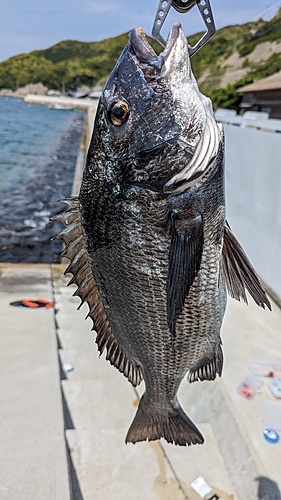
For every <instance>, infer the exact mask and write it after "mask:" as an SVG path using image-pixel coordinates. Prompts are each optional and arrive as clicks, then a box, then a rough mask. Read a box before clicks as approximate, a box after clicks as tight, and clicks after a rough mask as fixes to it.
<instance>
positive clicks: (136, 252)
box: [59, 24, 270, 445]
mask: <svg viewBox="0 0 281 500" xmlns="http://www.w3.org/2000/svg"><path fill="white" fill-rule="evenodd" d="M68 203H69V210H68V212H66V213H65V214H63V215H61V216H59V218H60V219H61V220H62V221H63V222H64V223H65V226H66V229H65V230H64V231H63V232H62V233H61V234H60V237H61V238H62V239H63V241H64V242H65V244H66V250H65V255H66V256H67V257H68V258H69V259H70V261H71V262H70V265H69V267H68V269H67V272H71V273H72V274H73V280H72V281H74V282H75V283H76V284H77V285H78V289H77V291H76V294H77V295H79V296H80V297H81V299H82V301H86V302H88V304H89V308H90V311H89V315H90V316H91V318H92V319H93V322H94V329H95V330H96V331H97V344H98V347H99V351H100V352H101V353H102V352H103V351H104V350H105V349H106V357H107V359H108V360H109V361H110V363H111V364H113V365H114V366H115V367H117V368H118V369H119V370H120V371H121V372H122V373H123V374H124V375H125V376H126V377H127V378H128V379H129V380H130V381H131V382H132V384H133V385H137V384H138V383H140V381H141V380H142V378H144V381H145V393H144V395H143V396H142V398H141V401H140V405H139V408H138V410H137V414H136V417H135V419H134V421H133V423H132V425H131V427H130V429H129V431H128V434H127V438H126V441H129V442H133V443H135V442H137V441H142V440H146V439H148V440H154V439H159V438H161V437H163V438H165V439H166V440H167V441H168V442H173V443H175V444H179V445H187V444H188V445H190V444H195V443H203V437H202V435H201V433H200V431H199V430H198V429H197V428H196V426H195V425H194V424H193V423H192V422H191V420H190V419H189V418H188V417H187V415H186V414H185V413H184V411H183V410H182V408H181V407H180V405H179V402H178V400H177V391H178V388H179V385H180V383H181V381H182V379H183V377H184V376H185V375H186V374H187V376H188V380H189V382H194V381H197V380H214V379H215V377H216V375H217V374H218V375H219V376H220V375H221V372H222V365H223V355H222V349H221V338H220V328H221V324H222V319H223V316H224V312H225V306H226V293H227V289H228V291H229V292H230V294H231V295H232V296H233V297H234V298H236V299H238V300H240V299H241V298H242V299H243V300H246V295H245V289H247V290H248V291H249V292H250V293H251V295H252V296H253V297H254V299H255V300H256V302H257V303H258V305H261V306H262V307H264V305H267V306H268V307H270V304H269V301H268V299H267V297H266V295H265V292H264V290H263V288H262V287H261V285H260V282H259V280H258V278H257V276H256V274H255V272H254V270H253V269H252V267H251V265H250V263H249V261H248V260H247V258H246V256H245V254H244V253H243V250H242V249H241V247H240V246H239V244H238V243H237V241H236V240H235V238H234V237H233V235H232V233H231V231H230V229H229V227H228V226H227V225H226V222H225V199H224V141H223V133H222V130H221V129H220V127H219V126H218V125H217V123H216V121H215V118H214V115H213V112H212V107H211V103H210V101H209V99H207V98H206V97H204V96H203V95H202V94H201V93H200V92H199V90H198V87H197V84H196V81H195V79H194V77H193V75H192V71H191V68H190V61H189V56H188V47H187V41H186V39H185V37H184V34H183V32H182V29H181V27H180V25H179V24H175V25H173V27H172V29H171V31H170V35H169V38H168V43H167V46H166V48H165V50H164V52H163V53H162V54H160V56H157V55H156V54H155V53H154V51H153V49H152V48H151V47H150V46H149V44H148V43H147V41H146V39H145V37H144V35H143V33H142V30H140V29H135V30H133V31H132V33H131V35H130V41H129V44H128V45H127V46H126V48H125V49H124V51H123V53H122V55H121V56H120V59H119V61H118V63H117V65H116V67H115V69H114V70H113V72H112V74H111V76H110V78H109V80H108V82H107V84H106V86H105V89H104V91H103V94H102V97H101V100H100V103H99V107H98V111H97V116H96V121H95V126H94V132H93V138H92V142H91V146H90V149H89V153H88V159H87V164H86V168H85V172H84V178H83V183H82V186H81V191H80V195H79V198H78V199H74V200H69V201H68Z"/></svg>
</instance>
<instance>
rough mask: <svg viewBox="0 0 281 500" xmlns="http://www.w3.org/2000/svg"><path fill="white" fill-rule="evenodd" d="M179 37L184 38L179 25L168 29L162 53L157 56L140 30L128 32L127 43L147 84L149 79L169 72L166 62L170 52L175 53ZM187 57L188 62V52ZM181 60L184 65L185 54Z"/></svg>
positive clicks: (176, 24)
mask: <svg viewBox="0 0 281 500" xmlns="http://www.w3.org/2000/svg"><path fill="white" fill-rule="evenodd" d="M181 36H184V34H183V30H182V27H181V24H180V23H174V24H173V25H172V27H171V29H170V32H169V36H168V39H167V45H166V47H165V49H164V51H163V52H161V54H159V55H157V54H156V52H155V50H154V49H153V47H152V46H151V45H150V43H149V42H148V40H147V39H146V37H145V34H144V31H143V29H142V28H135V29H133V30H132V31H131V32H130V35H129V42H130V49H131V53H132V55H133V56H134V57H135V60H136V62H137V65H138V66H139V67H140V69H141V70H142V71H143V73H144V76H145V78H146V80H148V82H150V80H151V79H155V78H158V77H159V76H160V75H161V76H163V74H164V73H167V70H170V67H168V68H167V66H170V65H167V62H168V61H169V57H170V56H171V54H172V52H173V51H175V47H176V45H177V42H178V41H179V39H180V38H181ZM187 56H188V61H189V55H188V51H187ZM181 59H182V60H183V59H184V62H185V65H186V54H182V57H181Z"/></svg>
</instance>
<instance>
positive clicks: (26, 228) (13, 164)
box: [0, 97, 85, 262]
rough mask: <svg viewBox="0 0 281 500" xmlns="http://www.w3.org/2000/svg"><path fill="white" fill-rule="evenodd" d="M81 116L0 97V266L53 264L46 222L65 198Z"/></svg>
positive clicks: (51, 227) (53, 226)
mask: <svg viewBox="0 0 281 500" xmlns="http://www.w3.org/2000/svg"><path fill="white" fill-rule="evenodd" d="M84 116H85V114H84V112H81V111H75V110H72V111H70V110H63V111H57V110H52V109H49V108H47V107H46V106H40V105H33V106H30V105H28V104H26V103H25V102H24V101H22V100H20V99H14V98H5V97H0V262H55V260H56V259H57V258H58V256H59V254H60V252H61V249H62V246H61V243H60V242H59V240H54V241H52V238H53V237H54V236H55V235H56V234H57V233H58V232H59V230H60V227H61V226H60V224H59V223H55V222H50V218H51V217H52V216H53V215H55V214H56V213H58V212H60V211H62V210H64V208H65V205H64V204H62V203H58V202H57V200H61V199H63V198H65V197H68V196H70V195H71V189H72V184H73V178H74V172H75V164H76V158H77V153H78V150H79V144H80V140H81V133H82V129H83V123H84Z"/></svg>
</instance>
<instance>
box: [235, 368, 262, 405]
mask: <svg viewBox="0 0 281 500" xmlns="http://www.w3.org/2000/svg"><path fill="white" fill-rule="evenodd" d="M261 386H262V378H261V377H258V376H257V375H253V374H251V373H250V374H249V375H247V377H245V378H244V380H243V381H242V382H241V384H239V385H238V387H237V392H238V393H239V394H240V395H241V396H244V397H245V398H246V399H251V398H252V397H253V396H254V394H255V393H256V392H258V391H259V389H260V388H261Z"/></svg>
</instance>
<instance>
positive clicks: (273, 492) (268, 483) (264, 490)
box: [256, 476, 281, 500]
mask: <svg viewBox="0 0 281 500" xmlns="http://www.w3.org/2000/svg"><path fill="white" fill-rule="evenodd" d="M256 481H258V482H259V485H258V497H257V498H258V500H281V493H280V490H279V488H278V486H277V484H276V483H275V481H272V480H271V479H268V477H264V476H259V477H257V478H256Z"/></svg>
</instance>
